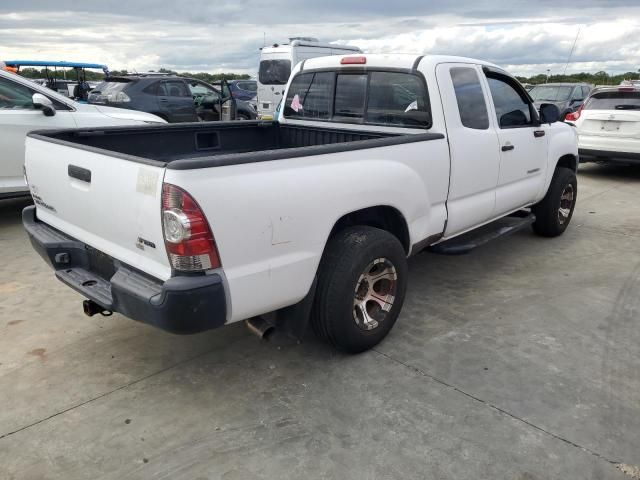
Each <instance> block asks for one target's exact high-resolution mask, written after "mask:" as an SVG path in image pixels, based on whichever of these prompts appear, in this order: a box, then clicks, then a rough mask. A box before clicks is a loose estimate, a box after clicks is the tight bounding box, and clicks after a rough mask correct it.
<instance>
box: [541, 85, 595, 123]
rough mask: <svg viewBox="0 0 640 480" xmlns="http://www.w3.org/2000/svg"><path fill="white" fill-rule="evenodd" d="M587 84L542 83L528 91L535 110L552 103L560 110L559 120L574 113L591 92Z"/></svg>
mask: <svg viewBox="0 0 640 480" xmlns="http://www.w3.org/2000/svg"><path fill="white" fill-rule="evenodd" d="M591 88H592V87H591V85H589V84H587V83H543V84H540V85H535V86H534V87H533V88H531V89H530V90H529V95H531V98H533V102H534V105H535V106H536V108H540V105H542V104H543V103H553V104H554V105H555V106H556V107H558V110H560V116H561V118H564V117H565V115H566V114H567V113H571V112H575V111H576V110H578V108H580V105H582V103H583V102H584V99H585V98H587V95H588V94H589V92H590V91H591Z"/></svg>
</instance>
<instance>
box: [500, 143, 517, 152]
mask: <svg viewBox="0 0 640 480" xmlns="http://www.w3.org/2000/svg"><path fill="white" fill-rule="evenodd" d="M514 148H516V147H514V146H513V145H503V146H502V151H503V152H508V151H509V150H513V149H514Z"/></svg>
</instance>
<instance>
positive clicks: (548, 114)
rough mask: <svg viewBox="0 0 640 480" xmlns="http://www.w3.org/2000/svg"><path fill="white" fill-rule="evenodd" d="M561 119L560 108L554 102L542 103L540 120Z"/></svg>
mask: <svg viewBox="0 0 640 480" xmlns="http://www.w3.org/2000/svg"><path fill="white" fill-rule="evenodd" d="M558 120H560V110H559V109H558V107H557V106H555V105H554V104H553V103H543V104H542V105H540V122H541V123H555V122H557V121H558Z"/></svg>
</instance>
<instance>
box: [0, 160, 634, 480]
mask: <svg viewBox="0 0 640 480" xmlns="http://www.w3.org/2000/svg"><path fill="white" fill-rule="evenodd" d="M578 188H579V193H578V207H577V209H576V213H575V215H574V218H573V221H572V225H571V226H570V227H569V230H568V231H567V232H566V234H565V235H564V236H562V237H560V238H557V239H542V238H539V237H536V236H534V235H533V234H531V233H530V232H529V231H526V232H521V233H518V234H516V235H515V236H513V237H511V238H506V239H501V240H499V241H496V242H494V243H492V244H489V245H487V246H485V247H482V248H481V249H478V250H476V251H475V252H473V253H472V254H470V255H467V256H460V257H444V256H437V255H433V254H429V253H423V254H420V255H418V256H416V257H415V258H414V259H412V260H411V261H410V275H411V278H410V282H409V289H408V293H407V299H406V303H405V306H404V310H403V313H402V315H401V317H400V319H399V321H398V324H397V325H396V327H395V328H394V330H393V331H392V333H391V334H390V336H389V337H388V338H387V339H386V340H385V341H384V342H383V343H382V344H380V345H379V346H378V347H377V348H376V349H375V350H374V351H370V352H367V353H365V354H362V355H358V356H345V355H342V354H338V353H336V352H334V351H333V350H331V349H330V348H329V347H328V346H325V345H324V344H321V343H319V342H317V341H315V340H314V339H313V338H309V339H308V340H306V341H305V342H303V343H302V344H297V343H296V342H293V341H290V340H288V339H286V338H282V337H276V338H275V339H274V340H273V341H272V342H267V343H263V342H260V341H259V340H258V339H257V338H255V337H254V336H252V335H251V334H249V333H248V332H247V331H246V330H245V328H244V327H243V326H242V325H238V324H236V325H232V326H229V327H225V328H223V329H220V330H217V331H212V332H207V333H205V334H200V335H195V336H188V337H181V336H174V335H171V334H168V333H164V332H161V331H158V330H154V329H153V328H151V327H148V326H145V325H141V324H138V323H136V322H132V321H130V320H127V319H125V318H123V317H121V316H119V315H114V316H112V317H108V318H103V317H93V318H87V317H85V316H84V315H83V313H82V309H81V297H79V296H78V295H77V294H76V293H74V292H73V291H71V290H70V289H68V288H67V287H65V286H64V285H62V284H61V283H60V282H58V281H57V280H56V279H55V278H54V277H53V274H52V272H51V271H50V270H49V268H48V267H47V266H46V265H45V263H44V262H43V261H42V260H41V259H40V258H39V257H38V256H37V255H36V254H35V253H34V252H33V251H32V249H31V246H30V245H29V243H28V241H27V239H26V235H25V234H24V232H23V231H22V228H21V225H20V222H19V217H20V209H21V207H22V206H24V205H25V202H20V201H5V202H0V245H1V246H2V247H3V249H2V254H1V255H2V259H3V260H4V262H3V265H2V268H1V269H0V405H2V408H1V409H0V478H8V479H9V478H11V479H42V478H44V479H58V478H59V479H75V478H78V479H82V478H101V479H102V478H104V479H121V478H134V479H136V478H140V479H146V478H171V479H177V478H179V479H182V478H184V479H225V480H231V479H272V478H280V479H289V478H290V479H299V478H308V479H317V478H326V479H333V478H336V479H347V478H348V479H360V478H362V479H396V478H398V479H399V478H402V479H414V478H415V479H418V478H419V479H423V478H428V479H431V478H438V479H445V478H446V479H448V478H452V479H466V478H469V479H485V478H486V479H489V478H491V479H494V478H495V479H498V478H509V479H518V480H533V479H551V478H558V479H569V478H576V479H578V478H579V479H585V478H589V479H603V478H612V479H615V478H618V479H624V478H632V477H630V476H626V475H625V474H624V473H622V472H621V471H620V470H619V469H618V468H616V465H617V464H619V463H624V464H626V465H629V466H630V467H633V466H635V465H639V464H640V329H639V328H638V323H639V320H640V314H639V311H640V299H639V296H638V293H639V292H640V242H639V241H640V201H639V199H640V196H639V194H640V169H638V168H623V167H602V166H598V165H586V166H584V165H583V166H581V169H580V174H579V187H578Z"/></svg>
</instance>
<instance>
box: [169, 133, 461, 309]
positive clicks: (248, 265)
mask: <svg viewBox="0 0 640 480" xmlns="http://www.w3.org/2000/svg"><path fill="white" fill-rule="evenodd" d="M448 178H449V155H448V147H447V143H446V140H444V139H443V140H432V141H427V142H416V143H409V144H404V145H394V146H388V147H382V148H375V149H365V150H355V151H347V152H341V153H333V154H326V155H315V156H310V157H297V158H291V159H283V160H275V161H266V162H259V163H249V164H244V165H234V166H226V167H214V168H208V169H198V170H171V169H168V170H167V171H166V174H165V182H168V183H172V184H174V185H177V186H180V187H182V188H184V189H185V190H186V191H188V192H189V193H190V194H191V195H193V197H194V198H195V199H196V200H197V201H198V203H199V204H200V206H201V207H202V209H203V210H204V212H205V215H206V217H207V219H208V220H209V223H210V226H211V228H212V230H213V233H214V236H215V238H216V243H217V245H218V249H219V251H220V257H221V261H222V267H223V269H224V271H225V275H226V278H227V280H228V284H229V291H230V296H231V315H230V317H229V321H237V320H242V319H245V318H248V317H251V316H254V315H258V314H261V313H266V312H269V311H273V310H276V309H278V308H281V307H284V306H287V305H291V304H293V303H296V302H298V301H299V300H301V299H302V298H303V297H304V296H305V295H306V294H307V292H308V291H309V288H310V286H311V283H312V281H313V278H314V275H315V273H316V270H317V268H318V264H319V262H320V258H321V256H322V252H323V250H324V247H325V244H326V241H327V239H328V236H329V233H330V232H331V229H332V228H333V226H334V225H335V223H336V222H337V221H338V220H339V219H340V218H341V217H342V216H343V215H345V214H348V213H350V212H352V211H356V210H359V209H362V208H367V207H371V206H377V205H387V206H391V207H394V208H396V209H397V210H399V211H400V212H401V213H402V214H403V216H404V217H405V219H406V221H407V225H408V227H409V233H410V237H411V241H412V243H415V242H416V241H419V240H422V239H424V238H426V237H428V236H430V235H433V234H437V233H440V232H442V230H443V227H444V221H445V217H446V210H445V200H446V195H447V189H448Z"/></svg>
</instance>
